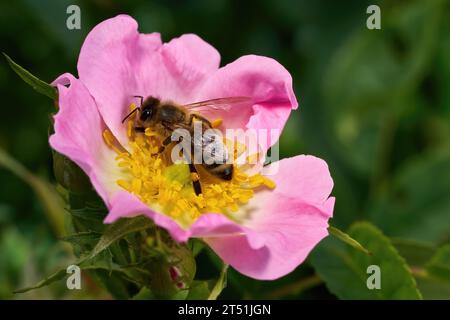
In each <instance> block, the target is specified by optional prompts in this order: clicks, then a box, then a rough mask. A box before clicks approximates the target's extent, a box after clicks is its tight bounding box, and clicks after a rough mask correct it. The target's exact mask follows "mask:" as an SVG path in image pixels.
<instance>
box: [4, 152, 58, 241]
mask: <svg viewBox="0 0 450 320" xmlns="http://www.w3.org/2000/svg"><path fill="white" fill-rule="evenodd" d="M0 166H1V167H4V168H5V169H8V170H9V171H11V172H12V173H13V174H15V175H16V176H17V177H19V178H20V179H22V180H23V181H24V182H26V183H27V184H28V185H29V186H30V187H31V188H32V189H33V190H34V192H35V193H36V195H37V197H38V198H39V201H40V202H41V204H42V206H43V207H44V212H45V213H46V214H47V218H48V220H49V222H50V224H51V225H52V227H53V229H54V231H55V233H56V235H57V236H58V237H62V236H63V234H64V212H65V210H64V204H63V201H62V199H61V197H60V196H59V194H58V193H57V192H56V190H55V188H54V187H53V186H52V185H50V184H49V183H48V182H46V181H44V180H42V179H41V178H39V177H37V176H35V175H33V174H32V173H31V172H29V171H28V170H27V169H26V168H25V167H24V166H22V165H21V164H20V163H19V162H17V161H16V160H15V159H14V158H12V157H11V156H10V155H9V154H8V153H6V152H5V151H4V150H3V149H1V148H0Z"/></svg>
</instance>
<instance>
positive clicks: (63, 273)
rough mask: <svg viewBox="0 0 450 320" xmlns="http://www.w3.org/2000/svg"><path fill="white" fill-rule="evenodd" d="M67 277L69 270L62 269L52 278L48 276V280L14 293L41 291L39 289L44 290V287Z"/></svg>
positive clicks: (52, 275)
mask: <svg viewBox="0 0 450 320" xmlns="http://www.w3.org/2000/svg"><path fill="white" fill-rule="evenodd" d="M65 276H67V270H66V269H60V270H58V271H56V272H55V273H53V274H51V275H50V276H48V277H47V278H45V279H43V280H41V281H39V282H38V283H37V284H35V285H34V286H31V287H26V288H23V289H18V290H15V291H14V293H24V292H27V291H30V290H34V289H39V288H42V287H44V286H48V285H49V284H52V283H53V282H55V281H58V280H61V279H64V277H65Z"/></svg>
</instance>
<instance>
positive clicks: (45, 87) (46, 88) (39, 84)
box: [3, 53, 58, 100]
mask: <svg viewBox="0 0 450 320" xmlns="http://www.w3.org/2000/svg"><path fill="white" fill-rule="evenodd" d="M3 55H4V56H5V58H6V60H7V61H8V64H9V65H10V66H11V68H12V69H13V70H14V72H15V73H17V74H18V75H19V76H20V77H21V78H22V80H23V81H25V82H26V83H28V84H29V85H30V86H31V87H32V88H33V89H34V90H36V91H37V92H39V93H40V94H43V95H45V96H47V97H49V98H50V99H52V100H56V99H57V98H58V92H57V91H56V89H55V88H54V87H52V86H51V85H49V84H48V83H46V82H44V81H42V80H40V79H39V78H37V77H36V76H34V75H32V74H31V73H30V72H29V71H27V70H25V69H24V68H22V67H21V66H20V65H18V64H17V63H15V62H14V61H13V60H12V59H11V58H10V57H9V56H8V55H7V54H6V53H3Z"/></svg>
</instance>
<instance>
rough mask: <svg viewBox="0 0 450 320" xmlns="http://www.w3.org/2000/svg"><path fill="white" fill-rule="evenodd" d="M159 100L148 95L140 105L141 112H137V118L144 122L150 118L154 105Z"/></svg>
mask: <svg viewBox="0 0 450 320" xmlns="http://www.w3.org/2000/svg"><path fill="white" fill-rule="evenodd" d="M158 103H159V100H158V99H156V98H154V97H151V96H150V97H148V98H147V99H146V100H145V101H144V103H143V104H142V106H141V110H140V111H141V112H140V114H139V120H140V121H142V122H146V121H148V120H151V118H152V116H153V114H154V111H155V107H156V106H157V105H158Z"/></svg>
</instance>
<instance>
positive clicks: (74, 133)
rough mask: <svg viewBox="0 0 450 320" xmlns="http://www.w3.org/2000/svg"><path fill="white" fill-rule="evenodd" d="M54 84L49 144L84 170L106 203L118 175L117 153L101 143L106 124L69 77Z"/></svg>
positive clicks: (69, 75) (115, 185)
mask: <svg viewBox="0 0 450 320" xmlns="http://www.w3.org/2000/svg"><path fill="white" fill-rule="evenodd" d="M53 85H55V86H56V87H57V88H58V93H59V100H58V102H59V111H58V113H57V114H56V115H55V117H54V119H55V125H54V129H55V133H54V134H53V135H52V136H50V139H49V142H50V145H51V147H52V148H53V149H55V150H56V151H58V152H60V153H62V154H64V155H65V156H67V157H68V158H70V159H71V160H72V161H74V162H75V163H76V164H78V165H79V166H80V167H81V169H83V171H84V172H85V173H86V174H87V175H88V176H89V178H90V179H91V182H92V184H93V186H94V188H95V189H96V190H97V192H98V193H99V195H100V196H101V197H102V199H103V200H104V201H105V203H106V204H108V203H109V198H110V197H111V195H112V194H113V193H114V192H116V191H117V190H119V187H118V186H117V183H116V180H117V179H118V178H119V177H120V175H121V174H120V171H119V169H118V167H117V165H116V161H115V156H116V154H115V153H114V152H113V151H112V150H110V149H109V148H108V147H107V146H106V144H105V143H104V141H103V138H102V132H103V130H104V128H105V125H104V123H103V121H102V119H101V117H100V115H99V113H98V110H97V106H96V105H95V101H94V99H93V98H92V97H91V95H90V94H89V92H88V90H87V89H86V87H85V86H84V85H83V84H82V83H81V81H80V80H78V79H76V78H75V77H73V76H72V75H71V74H68V73H66V74H63V75H61V76H60V77H59V78H58V79H56V80H55V81H54V82H53ZM67 85H68V86H69V87H66V86H67Z"/></svg>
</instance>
